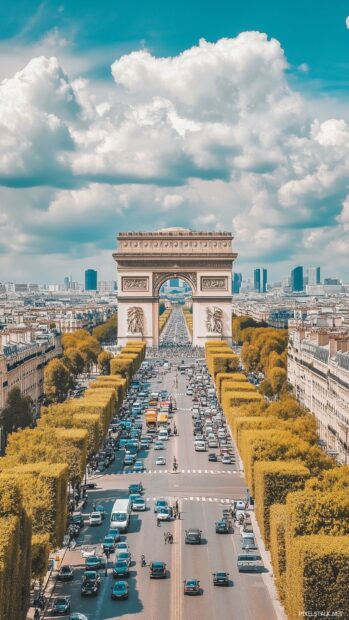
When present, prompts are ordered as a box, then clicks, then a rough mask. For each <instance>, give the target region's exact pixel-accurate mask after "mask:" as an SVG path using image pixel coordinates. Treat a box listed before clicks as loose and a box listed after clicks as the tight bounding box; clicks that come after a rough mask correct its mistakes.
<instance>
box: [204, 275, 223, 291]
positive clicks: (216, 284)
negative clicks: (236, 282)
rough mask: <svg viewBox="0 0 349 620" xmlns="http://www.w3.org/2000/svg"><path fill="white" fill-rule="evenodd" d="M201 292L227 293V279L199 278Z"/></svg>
mask: <svg viewBox="0 0 349 620" xmlns="http://www.w3.org/2000/svg"><path fill="white" fill-rule="evenodd" d="M201 290H202V291H217V290H220V291H227V290H228V279H227V278H226V277H223V278H208V277H205V276H201Z"/></svg>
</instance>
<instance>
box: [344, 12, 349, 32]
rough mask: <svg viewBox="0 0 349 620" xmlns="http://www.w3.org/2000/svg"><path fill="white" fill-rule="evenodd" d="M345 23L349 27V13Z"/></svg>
mask: <svg viewBox="0 0 349 620" xmlns="http://www.w3.org/2000/svg"><path fill="white" fill-rule="evenodd" d="M345 25H346V27H347V28H348V29H349V15H348V17H346V18H345Z"/></svg>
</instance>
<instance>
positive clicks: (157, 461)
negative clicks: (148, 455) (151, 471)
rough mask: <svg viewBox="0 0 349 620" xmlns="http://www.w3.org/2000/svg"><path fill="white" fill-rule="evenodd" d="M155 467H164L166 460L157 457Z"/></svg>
mask: <svg viewBox="0 0 349 620" xmlns="http://www.w3.org/2000/svg"><path fill="white" fill-rule="evenodd" d="M155 464H156V465H166V459H165V458H164V457H163V456H158V458H157V459H156V461H155Z"/></svg>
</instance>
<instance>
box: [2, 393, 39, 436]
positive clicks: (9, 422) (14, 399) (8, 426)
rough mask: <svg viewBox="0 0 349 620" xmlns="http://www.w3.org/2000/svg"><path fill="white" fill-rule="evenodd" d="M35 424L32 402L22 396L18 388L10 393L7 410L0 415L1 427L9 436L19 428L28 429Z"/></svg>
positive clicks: (27, 397)
mask: <svg viewBox="0 0 349 620" xmlns="http://www.w3.org/2000/svg"><path fill="white" fill-rule="evenodd" d="M32 422H33V413H32V400H31V398H30V397H29V396H22V393H21V390H20V389H19V387H18V386H16V387H14V388H12V390H10V391H9V394H8V397H7V401H6V405H5V408H4V409H3V410H2V411H1V413H0V425H1V426H2V427H3V429H4V433H5V434H6V435H8V434H9V433H11V432H12V431H16V430H17V429H18V428H26V427H27V426H30V425H31V424H32Z"/></svg>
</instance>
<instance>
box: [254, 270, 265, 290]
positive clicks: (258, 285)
mask: <svg viewBox="0 0 349 620" xmlns="http://www.w3.org/2000/svg"><path fill="white" fill-rule="evenodd" d="M267 282H268V272H267V270H266V269H264V268H263V269H259V268H258V269H255V270H254V272H253V288H254V290H255V291H256V292H257V293H266V292H267Z"/></svg>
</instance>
